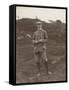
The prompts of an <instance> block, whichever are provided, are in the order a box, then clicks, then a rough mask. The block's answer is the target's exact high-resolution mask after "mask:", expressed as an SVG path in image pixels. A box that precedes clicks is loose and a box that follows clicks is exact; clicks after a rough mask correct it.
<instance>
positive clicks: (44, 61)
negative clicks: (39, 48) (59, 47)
mask: <svg viewBox="0 0 69 90" xmlns="http://www.w3.org/2000/svg"><path fill="white" fill-rule="evenodd" d="M42 59H43V63H44V66H45V68H46V70H47V74H49V69H48V59H47V55H46V50H44V51H43V53H42Z"/></svg>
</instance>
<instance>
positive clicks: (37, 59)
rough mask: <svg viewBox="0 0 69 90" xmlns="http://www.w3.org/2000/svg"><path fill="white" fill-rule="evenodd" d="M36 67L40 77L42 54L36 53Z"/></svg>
mask: <svg viewBox="0 0 69 90" xmlns="http://www.w3.org/2000/svg"><path fill="white" fill-rule="evenodd" d="M35 60H36V67H37V75H38V76H40V53H39V52H37V53H35Z"/></svg>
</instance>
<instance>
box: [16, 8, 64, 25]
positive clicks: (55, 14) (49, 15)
mask: <svg viewBox="0 0 69 90" xmlns="http://www.w3.org/2000/svg"><path fill="white" fill-rule="evenodd" d="M36 17H38V19H40V20H43V21H46V22H50V21H49V20H53V21H56V20H61V21H62V22H64V23H65V22H66V10H65V9H53V8H35V7H19V6H17V7H16V19H21V18H33V19H35V18H36Z"/></svg>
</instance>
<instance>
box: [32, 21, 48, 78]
mask: <svg viewBox="0 0 69 90" xmlns="http://www.w3.org/2000/svg"><path fill="white" fill-rule="evenodd" d="M36 26H37V30H36V31H35V32H34V34H33V44H34V55H35V60H36V65H37V69H38V74H37V75H38V76H40V63H41V61H42V62H43V63H44V66H45V67H46V70H47V74H49V72H48V59H47V55H46V43H47V41H48V35H47V32H46V31H45V30H43V28H42V23H41V22H40V21H38V22H36Z"/></svg>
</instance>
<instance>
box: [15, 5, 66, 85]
mask: <svg viewBox="0 0 69 90" xmlns="http://www.w3.org/2000/svg"><path fill="white" fill-rule="evenodd" d="M66 22H67V21H66V8H56V7H53V8H52V7H44V8H43V7H36V6H34V7H33V6H31V7H28V6H16V83H17V84H19V83H22V84H26V83H48V82H65V81H66V80H67V55H66V52H67V51H66V39H67V38H66V37H67V36H66V35H67V34H66V33H67V28H66Z"/></svg>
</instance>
